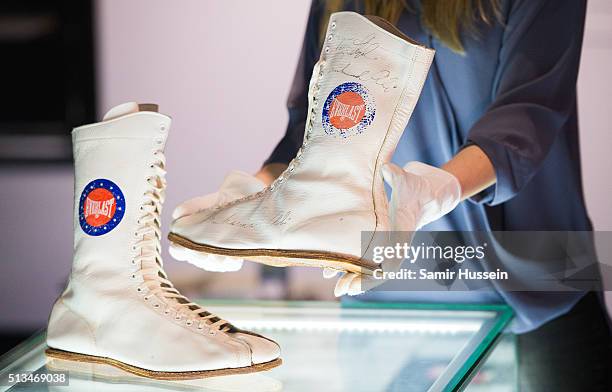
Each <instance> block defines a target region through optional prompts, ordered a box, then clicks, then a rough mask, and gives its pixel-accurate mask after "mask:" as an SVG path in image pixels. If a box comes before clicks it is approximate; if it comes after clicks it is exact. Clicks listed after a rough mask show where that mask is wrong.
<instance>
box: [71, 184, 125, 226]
mask: <svg viewBox="0 0 612 392" xmlns="http://www.w3.org/2000/svg"><path fill="white" fill-rule="evenodd" d="M124 214H125V197H124V196H123V193H122V192H121V189H119V187H118V186H117V184H115V183H114V182H112V181H110V180H105V179H97V180H93V181H92V182H90V183H89V184H87V185H86V186H85V189H83V192H81V198H80V200H79V223H80V224H81V229H83V231H84V232H85V233H86V234H89V235H91V236H100V235H103V234H106V233H108V232H109V231H111V230H112V229H114V228H115V227H117V225H118V224H119V222H121V219H123V215H124Z"/></svg>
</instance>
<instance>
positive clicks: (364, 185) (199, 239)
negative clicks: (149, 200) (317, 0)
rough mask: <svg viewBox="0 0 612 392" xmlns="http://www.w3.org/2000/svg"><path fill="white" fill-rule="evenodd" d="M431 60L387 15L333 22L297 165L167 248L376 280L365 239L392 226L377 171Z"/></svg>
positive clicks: (188, 222)
mask: <svg viewBox="0 0 612 392" xmlns="http://www.w3.org/2000/svg"><path fill="white" fill-rule="evenodd" d="M433 56H434V51H433V50H431V49H428V48H426V47H424V46H421V45H419V44H417V43H415V42H414V41H412V40H410V39H409V38H408V37H406V36H405V35H403V34H402V33H401V32H400V31H399V30H397V29H396V28H395V27H393V26H392V25H391V24H390V23H389V22H387V21H385V20H383V19H381V18H378V17H372V16H367V17H363V16H360V15H359V14H356V13H353V12H339V13H335V14H333V15H331V17H330V21H329V25H328V28H327V34H326V36H325V42H324V45H323V51H322V53H321V57H320V59H319V62H318V63H317V65H316V66H315V68H314V71H313V75H312V78H311V81H310V88H309V95H308V97H309V116H308V119H307V121H306V130H305V135H304V142H303V144H302V147H301V148H300V150H299V151H298V153H297V156H296V157H295V159H294V160H293V161H292V162H291V163H290V164H289V167H288V168H287V170H285V172H284V173H283V174H282V175H281V176H280V177H278V179H276V181H274V182H273V183H272V184H271V185H270V186H269V187H267V188H266V189H264V190H263V191H261V192H258V193H256V194H255V195H253V196H248V197H245V198H243V199H240V200H237V201H235V202H232V203H229V204H226V205H225V206H222V207H220V208H216V209H211V210H206V211H201V212H199V213H196V214H193V215H189V216H185V217H182V218H179V219H177V220H175V221H174V222H173V224H172V227H171V233H170V235H169V239H170V241H172V242H174V243H176V244H179V245H181V246H183V247H187V248H190V249H193V250H195V251H201V252H208V253H213V254H220V255H226V256H233V257H239V258H245V259H248V260H254V261H258V262H261V263H265V264H269V265H275V266H287V265H301V266H316V267H327V268H334V269H337V270H344V271H351V272H355V273H365V274H371V273H372V272H373V271H374V270H375V269H377V268H379V266H378V265H377V264H376V263H374V262H373V261H372V260H369V259H367V258H365V257H362V255H363V254H365V253H366V252H363V251H362V249H361V242H362V241H361V233H362V232H370V233H369V234H367V235H369V236H370V238H372V239H373V238H374V233H375V232H384V231H388V230H389V229H390V226H389V216H388V212H387V211H388V208H387V198H386V194H385V190H384V182H383V177H382V174H381V167H382V165H383V164H384V163H386V162H389V161H390V159H391V157H392V155H393V152H394V150H395V147H396V145H397V142H398V141H399V138H400V136H401V134H402V132H403V131H404V129H405V127H406V124H407V123H408V120H409V119H410V116H411V114H412V111H413V109H414V106H415V104H416V102H417V99H418V97H419V95H420V92H421V89H422V87H423V84H424V82H425V79H426V77H427V73H428V70H429V67H430V65H431V62H432V60H433ZM368 242H371V240H368V239H366V240H365V241H364V243H365V248H364V249H367V247H368Z"/></svg>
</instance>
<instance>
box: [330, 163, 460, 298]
mask: <svg viewBox="0 0 612 392" xmlns="http://www.w3.org/2000/svg"><path fill="white" fill-rule="evenodd" d="M382 174H383V178H384V179H385V181H386V182H387V183H388V184H389V186H390V187H391V201H390V202H389V217H390V220H391V231H393V232H407V233H412V232H415V231H417V230H419V229H421V228H422V227H423V226H425V225H427V224H428V223H431V222H433V221H435V220H438V219H440V218H441V217H443V216H444V215H446V214H448V213H449V212H451V211H452V210H453V209H455V207H456V206H457V204H459V202H460V201H461V185H460V184H459V180H457V178H456V177H455V176H454V175H452V174H451V173H449V172H447V171H445V170H442V169H438V168H436V167H433V166H429V165H426V164H424V163H421V162H409V163H408V164H406V166H404V168H403V169H402V168H401V167H399V166H397V165H395V164H393V163H387V164H385V165H383V167H382ZM411 240H412V238H408V242H410V241H411ZM389 263H390V264H385V262H383V263H382V265H381V267H382V268H383V271H397V270H399V268H400V266H401V260H399V261H391V262H389ZM337 273H338V271H337V270H333V269H324V270H323V277H324V278H326V279H330V278H333V277H334V276H336V275H337ZM364 279H367V280H368V282H366V281H365V280H364ZM382 283H384V281H382V280H378V279H374V278H373V277H370V276H367V275H361V274H355V273H352V272H343V273H342V274H341V276H340V277H339V279H338V281H337V282H336V288H335V289H334V294H335V295H336V297H339V296H341V295H344V294H348V295H357V294H361V293H363V291H362V287H364V286H366V285H367V287H374V286H377V285H380V284H382Z"/></svg>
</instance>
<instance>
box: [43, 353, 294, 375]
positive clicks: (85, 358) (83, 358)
mask: <svg viewBox="0 0 612 392" xmlns="http://www.w3.org/2000/svg"><path fill="white" fill-rule="evenodd" d="M45 354H46V355H47V356H48V357H51V358H56V359H62V360H68V361H76V362H87V363H98V364H104V365H111V366H114V367H116V368H119V369H121V370H123V371H126V372H128V373H132V374H135V375H137V376H141V377H146V378H153V379H156V380H195V379H201V378H209V377H218V376H229V375H235V374H247V373H255V372H262V371H265V370H270V369H273V368H275V367H277V366H279V365H281V364H282V363H283V360H282V359H280V358H277V359H275V360H273V361H270V362H264V363H258V364H255V365H251V366H245V367H239V368H226V369H214V370H199V371H189V372H160V371H155V370H148V369H143V368H140V367H137V366H133V365H128V364H127V363H124V362H121V361H117V360H115V359H112V358H105V357H98V356H95V355H86V354H78V353H73V352H70V351H64V350H58V349H56V348H48V349H47V350H46V351H45Z"/></svg>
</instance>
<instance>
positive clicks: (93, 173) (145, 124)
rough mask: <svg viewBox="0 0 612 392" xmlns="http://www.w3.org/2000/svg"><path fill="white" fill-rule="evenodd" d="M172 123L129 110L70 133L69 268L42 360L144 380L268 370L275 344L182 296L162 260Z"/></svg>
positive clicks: (140, 109)
mask: <svg viewBox="0 0 612 392" xmlns="http://www.w3.org/2000/svg"><path fill="white" fill-rule="evenodd" d="M169 129H170V118H169V117H167V116H165V115H162V114H159V113H157V112H156V106H155V105H146V106H145V105H140V106H139V105H138V104H136V103H128V104H124V105H120V106H118V107H116V108H114V109H112V110H111V111H110V112H109V113H108V114H107V116H105V119H104V121H102V122H100V123H96V124H91V125H86V126H82V127H79V128H76V129H75V130H74V131H73V132H72V137H73V146H74V164H75V204H74V206H75V213H74V226H75V234H74V260H73V266H72V272H71V275H70V280H69V283H68V286H67V288H66V289H65V291H64V292H63V293H62V295H61V296H60V298H59V299H58V300H57V301H56V303H55V305H54V306H53V310H52V312H51V316H50V319H49V326H48V328H47V344H48V346H49V349H48V350H47V355H48V356H50V357H54V358H59V359H64V360H72V361H81V362H93V363H105V364H109V365H113V366H116V367H118V368H121V369H123V370H126V371H128V372H132V373H135V374H138V375H140V376H145V377H150V378H157V379H168V380H172V379H191V378H204V377H209V376H216V375H227V374H237V373H250V372H255V371H261V370H267V369H270V368H273V367H275V366H278V365H279V364H280V363H281V360H280V358H279V354H280V350H279V347H278V345H277V344H276V343H275V342H273V341H271V340H269V339H266V338H264V337H262V336H260V335H257V334H254V333H250V332H247V331H242V330H239V329H237V328H236V327H234V326H232V325H231V324H230V323H229V322H227V321H225V320H223V319H221V318H219V317H217V316H215V315H213V314H211V313H209V312H207V311H206V310H205V309H203V308H202V307H200V306H198V305H196V304H194V303H192V302H190V301H189V300H188V299H187V298H185V297H184V296H182V295H181V294H180V293H179V292H178V291H177V290H176V289H175V288H174V287H173V285H172V283H171V282H170V281H169V280H168V278H167V276H166V274H165V272H164V270H163V268H162V260H161V256H160V253H161V245H160V238H161V230H160V213H161V207H162V203H163V201H164V189H165V186H166V181H165V173H166V170H165V158H164V146H165V143H166V138H167V135H168V131H169Z"/></svg>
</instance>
